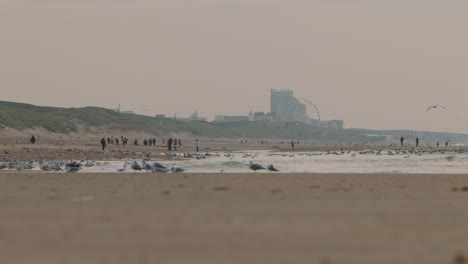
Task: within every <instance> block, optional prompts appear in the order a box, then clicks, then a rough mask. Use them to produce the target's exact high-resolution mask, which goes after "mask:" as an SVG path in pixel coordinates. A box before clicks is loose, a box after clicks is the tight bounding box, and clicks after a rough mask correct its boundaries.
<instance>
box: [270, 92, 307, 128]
mask: <svg viewBox="0 0 468 264" xmlns="http://www.w3.org/2000/svg"><path fill="white" fill-rule="evenodd" d="M270 100H271V104H270V107H271V108H270V112H271V115H272V116H274V117H275V120H277V121H288V122H296V121H299V122H303V123H308V121H309V117H308V116H307V111H306V106H305V105H304V104H302V103H300V102H299V100H298V99H297V98H295V97H294V95H293V91H291V90H276V89H271V97H270Z"/></svg>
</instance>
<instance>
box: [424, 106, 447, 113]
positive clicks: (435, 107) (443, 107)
mask: <svg viewBox="0 0 468 264" xmlns="http://www.w3.org/2000/svg"><path fill="white" fill-rule="evenodd" d="M432 108H434V109H437V108H442V109H445V110H447V108H446V107H445V106H443V105H431V106H429V107H428V108H427V110H426V112H428V111H429V110H431V109H432Z"/></svg>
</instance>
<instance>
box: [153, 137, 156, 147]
mask: <svg viewBox="0 0 468 264" xmlns="http://www.w3.org/2000/svg"><path fill="white" fill-rule="evenodd" d="M153 146H156V138H153Z"/></svg>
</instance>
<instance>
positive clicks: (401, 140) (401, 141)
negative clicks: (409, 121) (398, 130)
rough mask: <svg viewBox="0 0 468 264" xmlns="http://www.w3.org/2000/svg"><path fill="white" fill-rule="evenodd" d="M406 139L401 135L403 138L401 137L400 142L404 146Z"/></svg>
mask: <svg viewBox="0 0 468 264" xmlns="http://www.w3.org/2000/svg"><path fill="white" fill-rule="evenodd" d="M404 141H405V138H404V137H401V138H400V144H401V146H402V147H403V142H404Z"/></svg>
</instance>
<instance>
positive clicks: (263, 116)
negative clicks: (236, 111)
mask: <svg viewBox="0 0 468 264" xmlns="http://www.w3.org/2000/svg"><path fill="white" fill-rule="evenodd" d="M273 120H274V118H273V115H272V114H271V113H264V112H255V113H254V114H253V121H262V122H265V121H273Z"/></svg>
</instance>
